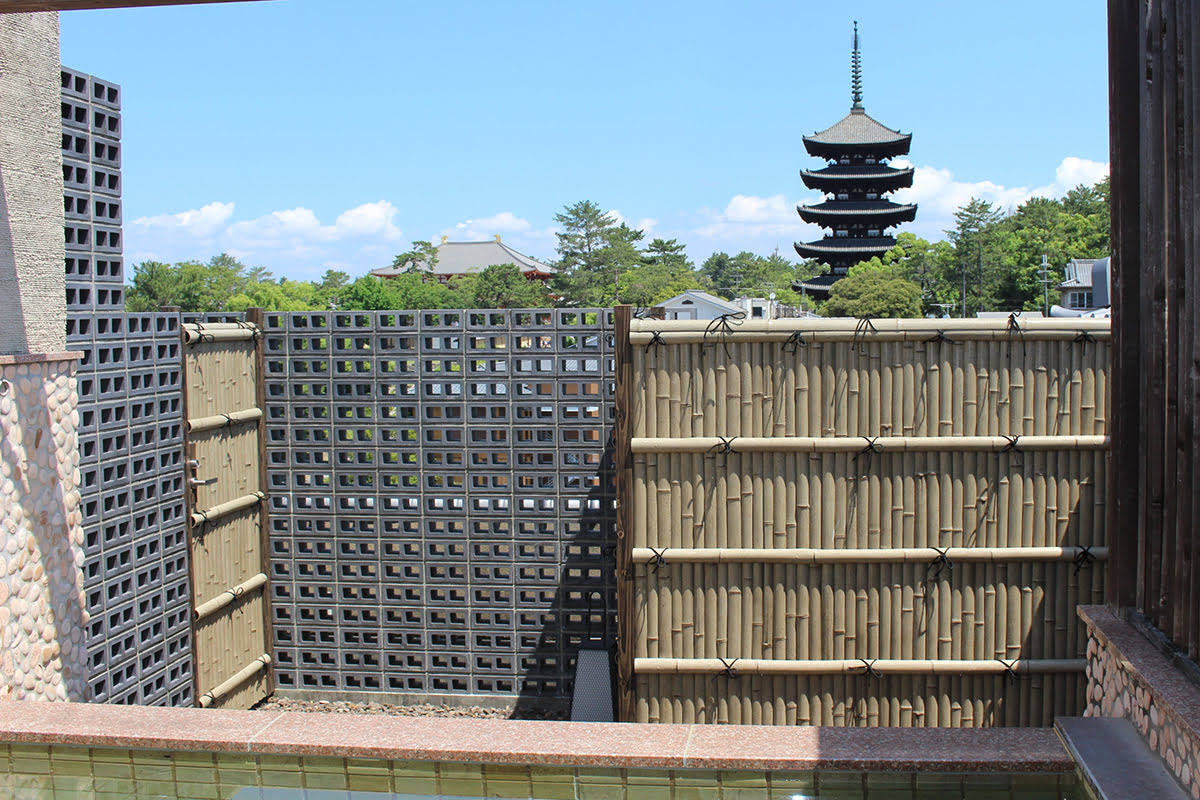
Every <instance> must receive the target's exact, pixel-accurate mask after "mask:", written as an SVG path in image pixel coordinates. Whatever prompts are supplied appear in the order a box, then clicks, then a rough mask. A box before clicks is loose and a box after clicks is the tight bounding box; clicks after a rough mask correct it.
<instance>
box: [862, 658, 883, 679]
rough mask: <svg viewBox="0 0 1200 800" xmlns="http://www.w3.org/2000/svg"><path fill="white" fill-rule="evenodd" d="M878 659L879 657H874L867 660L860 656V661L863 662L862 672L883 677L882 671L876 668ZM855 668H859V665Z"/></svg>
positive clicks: (875, 676) (874, 676)
mask: <svg viewBox="0 0 1200 800" xmlns="http://www.w3.org/2000/svg"><path fill="white" fill-rule="evenodd" d="M878 660H879V659H877V658H872V659H871V660H870V661H867V660H866V659H865V658H860V659H859V661H861V662H862V673H861V674H863V675H869V676H871V677H872V678H882V677H883V673H881V672H880V671H879V670H877V669H875V662H876V661H878ZM855 669H858V667H855Z"/></svg>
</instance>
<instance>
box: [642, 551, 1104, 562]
mask: <svg viewBox="0 0 1200 800" xmlns="http://www.w3.org/2000/svg"><path fill="white" fill-rule="evenodd" d="M1079 558H1085V559H1088V560H1089V561H1092V560H1095V561H1105V560H1107V559H1108V548H1107V547H947V548H944V549H938V548H936V547H892V548H841V549H829V548H825V549H818V548H811V547H795V548H782V547H779V548H754V547H687V548H684V547H678V548H662V549H656V548H653V547H635V548H633V561H634V563H635V564H636V563H642V564H739V563H753V564H910V563H929V562H931V561H935V560H942V559H945V560H947V561H950V562H954V561H962V562H968V561H1074V560H1075V559H1079Z"/></svg>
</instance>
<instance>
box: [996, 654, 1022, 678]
mask: <svg viewBox="0 0 1200 800" xmlns="http://www.w3.org/2000/svg"><path fill="white" fill-rule="evenodd" d="M996 660H997V661H999V662H1000V663H1001V664H1003V665H1004V676H1005V677H1006V678H1008V682H1009V683H1016V682H1017V681H1019V680H1020V679H1021V676H1020V675H1018V674H1017V671H1016V670H1015V669H1013V664H1014V663H1016V662H1012V661H1005V660H1004V659H1003V658H997V659H996Z"/></svg>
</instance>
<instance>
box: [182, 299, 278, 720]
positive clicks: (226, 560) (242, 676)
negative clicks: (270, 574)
mask: <svg viewBox="0 0 1200 800" xmlns="http://www.w3.org/2000/svg"><path fill="white" fill-rule="evenodd" d="M261 325H262V321H261V319H259V320H257V325H255V324H248V323H226V324H207V323H206V324H192V325H183V326H182V336H183V345H184V347H183V350H184V385H185V389H184V413H185V415H186V417H187V426H186V437H185V448H186V450H185V452H186V453H187V458H188V467H189V469H188V475H189V479H188V492H187V496H188V518H187V523H188V533H189V536H188V540H189V543H190V550H191V560H190V564H191V566H190V568H191V585H192V601H193V608H194V609H195V611H194V614H193V616H194V621H193V630H194V636H193V643H194V644H193V648H194V659H193V663H194V664H195V682H196V687H195V697H196V698H197V705H200V706H204V707H209V706H214V707H222V708H249V707H250V706H251V705H253V704H254V703H256V702H257V701H258V700H260V699H262V698H263V697H265V696H266V695H268V694H270V693H271V691H272V690H273V685H272V677H271V671H270V669H269V667H270V665H271V633H270V630H269V624H270V623H269V620H270V608H269V607H268V604H269V595H268V593H267V591H266V584H267V573H266V570H265V560H264V559H265V555H266V547H265V545H264V541H265V537H266V530H267V526H266V518H265V515H266V504H265V503H264V500H265V499H266V482H265V475H266V474H265V472H264V470H263V463H264V458H263V450H264V447H265V443H264V426H265V420H264V416H263V411H262V408H263V396H262V380H261V375H262V374H263V373H262V358H263V356H262V347H261V339H262V336H261V334H260V331H261Z"/></svg>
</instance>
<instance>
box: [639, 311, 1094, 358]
mask: <svg viewBox="0 0 1200 800" xmlns="http://www.w3.org/2000/svg"><path fill="white" fill-rule="evenodd" d="M630 327H631V333H630V337H629V339H630V343H631V344H632V345H635V346H641V347H651V346H658V345H676V344H716V343H717V342H729V343H738V344H750V343H776V344H779V345H789V346H794V347H796V348H797V350H799V348H801V347H803V346H804V345H807V344H817V343H827V342H828V343H832V342H861V343H863V344H866V343H872V342H881V343H882V342H951V343H953V342H956V341H963V342H965V341H973V342H1009V343H1022V342H1030V343H1032V342H1070V341H1079V342H1080V343H1081V344H1086V343H1087V342H1090V341H1109V340H1110V339H1111V330H1110V324H1109V320H1104V319H1101V320H1093V319H1086V320H1085V319H1073V320H1070V321H1069V322H1067V321H1064V320H1057V319H1018V320H1015V321H1010V320H1008V319H986V320H980V319H975V320H953V321H949V320H937V319H935V320H897V319H873V320H870V321H869V322H863V321H862V320H853V319H839V320H812V319H804V320H796V319H785V320H771V321H758V320H738V319H736V318H729V319H727V320H714V321H712V322H709V323H707V324H702V323H697V322H696V321H693V320H635V321H634V322H633V323H632V325H631V326H630Z"/></svg>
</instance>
